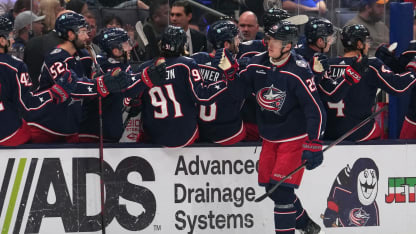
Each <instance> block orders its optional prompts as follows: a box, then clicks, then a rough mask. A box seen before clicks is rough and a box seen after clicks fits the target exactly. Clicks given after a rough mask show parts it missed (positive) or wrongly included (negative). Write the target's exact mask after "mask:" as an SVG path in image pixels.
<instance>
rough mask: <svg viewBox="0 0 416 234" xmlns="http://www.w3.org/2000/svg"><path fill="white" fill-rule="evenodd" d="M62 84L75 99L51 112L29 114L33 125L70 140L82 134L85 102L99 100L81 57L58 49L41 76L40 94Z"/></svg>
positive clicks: (45, 62) (42, 110)
mask: <svg viewBox="0 0 416 234" xmlns="http://www.w3.org/2000/svg"><path fill="white" fill-rule="evenodd" d="M55 83H56V84H59V85H60V86H61V87H63V88H64V89H65V91H66V92H67V93H68V94H69V95H70V96H71V97H72V98H68V99H67V100H66V101H65V102H63V103H59V104H52V105H49V106H48V108H43V109H41V110H37V111H34V112H33V111H32V112H28V113H26V116H25V118H26V119H27V121H28V124H29V125H32V126H36V127H38V128H40V129H42V130H44V131H47V132H49V133H51V134H54V135H58V136H68V135H72V134H75V133H78V131H79V124H80V121H81V113H82V111H81V105H82V102H81V100H82V98H84V97H96V96H97V91H96V89H95V85H94V83H93V82H92V80H90V79H88V78H87V76H86V71H85V69H84V65H83V63H82V62H81V59H80V56H79V55H78V53H75V54H74V55H73V56H72V55H71V54H69V53H68V52H67V51H65V50H63V49H61V48H55V49H54V50H52V51H51V52H50V53H49V54H48V55H47V56H45V61H44V64H43V66H42V70H41V75H40V76H39V89H38V90H39V91H43V90H46V89H49V88H50V87H52V86H53V85H54V84H55Z"/></svg>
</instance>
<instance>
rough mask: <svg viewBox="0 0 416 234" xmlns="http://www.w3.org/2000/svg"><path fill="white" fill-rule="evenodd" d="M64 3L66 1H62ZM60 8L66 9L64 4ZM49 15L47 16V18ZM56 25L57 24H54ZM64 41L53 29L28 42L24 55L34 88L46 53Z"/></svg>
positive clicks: (36, 85) (63, 11) (58, 14)
mask: <svg viewBox="0 0 416 234" xmlns="http://www.w3.org/2000/svg"><path fill="white" fill-rule="evenodd" d="M42 1H43V0H42ZM61 3H64V2H61ZM59 6H60V7H59V9H64V8H63V5H59ZM65 12H67V11H66V10H61V11H60V12H59V13H57V15H56V17H58V16H60V15H61V14H63V13H65ZM46 18H47V17H45V20H46ZM54 25H55V24H54ZM61 42H62V39H61V38H59V37H58V34H57V33H56V32H55V31H53V30H51V31H49V32H48V33H47V34H44V35H42V36H40V37H34V38H32V39H30V40H29V41H28V42H27V44H26V49H25V52H24V55H23V61H24V62H25V63H26V65H27V68H28V71H29V75H30V77H31V78H32V83H33V86H32V87H33V88H34V89H36V88H37V87H38V77H39V75H40V70H41V68H42V64H43V60H44V55H45V54H46V53H49V52H50V51H51V50H52V49H53V48H55V46H57V45H58V44H59V43H61Z"/></svg>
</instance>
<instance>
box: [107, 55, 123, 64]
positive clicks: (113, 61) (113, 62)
mask: <svg viewBox="0 0 416 234" xmlns="http://www.w3.org/2000/svg"><path fill="white" fill-rule="evenodd" d="M107 61H108V62H109V63H111V64H118V63H120V61H117V60H116V59H115V58H112V57H109V58H107Z"/></svg>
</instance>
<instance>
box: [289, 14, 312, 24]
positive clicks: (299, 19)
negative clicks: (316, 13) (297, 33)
mask: <svg viewBox="0 0 416 234" xmlns="http://www.w3.org/2000/svg"><path fill="white" fill-rule="evenodd" d="M308 20H309V17H308V16H307V15H295V16H292V17H289V18H287V19H285V20H284V21H288V22H290V23H291V24H294V25H302V24H306V23H307V22H308Z"/></svg>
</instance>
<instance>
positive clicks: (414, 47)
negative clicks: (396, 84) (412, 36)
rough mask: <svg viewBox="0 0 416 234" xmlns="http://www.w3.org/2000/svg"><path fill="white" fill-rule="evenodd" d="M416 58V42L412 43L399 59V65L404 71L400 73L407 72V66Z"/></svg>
mask: <svg viewBox="0 0 416 234" xmlns="http://www.w3.org/2000/svg"><path fill="white" fill-rule="evenodd" d="M415 57H416V40H413V41H410V44H409V47H408V48H407V50H406V51H404V52H403V53H402V54H401V55H400V57H399V65H400V68H401V69H402V70H401V71H400V72H404V71H405V70H406V66H407V65H408V64H409V63H410V62H411V61H412V60H414V59H415Z"/></svg>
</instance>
